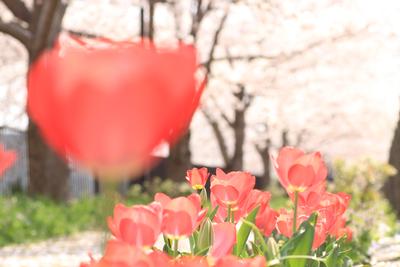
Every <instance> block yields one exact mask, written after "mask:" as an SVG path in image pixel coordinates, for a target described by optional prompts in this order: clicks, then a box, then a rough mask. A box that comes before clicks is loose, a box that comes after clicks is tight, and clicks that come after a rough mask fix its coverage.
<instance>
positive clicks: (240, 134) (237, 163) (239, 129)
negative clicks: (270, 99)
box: [226, 84, 250, 171]
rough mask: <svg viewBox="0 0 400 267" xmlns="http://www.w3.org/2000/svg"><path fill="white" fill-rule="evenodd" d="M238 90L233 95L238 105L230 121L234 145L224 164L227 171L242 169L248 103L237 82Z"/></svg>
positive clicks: (242, 86)
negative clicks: (227, 161) (229, 156)
mask: <svg viewBox="0 0 400 267" xmlns="http://www.w3.org/2000/svg"><path fill="white" fill-rule="evenodd" d="M238 86H239V91H238V92H237V93H235V94H234V95H235V97H236V99H237V102H238V103H239V105H241V106H240V107H237V108H235V118H234V120H233V122H232V123H231V127H232V129H233V134H234V140H235V146H234V150H233V155H232V157H231V158H230V160H229V163H228V164H227V166H226V169H227V170H228V171H241V170H243V156H244V142H245V139H246V119H245V116H246V111H247V109H248V107H249V105H250V102H249V100H248V99H246V95H245V89H246V88H245V87H244V85H242V84H239V85H238Z"/></svg>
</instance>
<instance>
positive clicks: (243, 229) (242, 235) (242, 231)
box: [233, 206, 260, 256]
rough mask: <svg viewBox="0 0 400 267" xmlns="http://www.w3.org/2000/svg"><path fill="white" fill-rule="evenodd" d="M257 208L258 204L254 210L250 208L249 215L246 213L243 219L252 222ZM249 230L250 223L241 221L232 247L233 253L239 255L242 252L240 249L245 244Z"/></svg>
mask: <svg viewBox="0 0 400 267" xmlns="http://www.w3.org/2000/svg"><path fill="white" fill-rule="evenodd" d="M259 209H260V207H259V206H258V207H256V208H255V209H254V210H252V211H251V212H250V213H249V215H247V217H246V219H245V220H246V221H248V222H251V223H254V221H255V220H256V216H257V213H258V210H259ZM250 231H251V226H250V225H248V224H245V223H243V224H242V225H241V226H240V228H239V231H238V233H237V236H236V240H237V243H236V245H235V247H234V249H233V253H234V254H235V255H236V256H240V255H241V254H242V251H243V249H244V247H245V245H246V242H247V239H248V238H249V235H250Z"/></svg>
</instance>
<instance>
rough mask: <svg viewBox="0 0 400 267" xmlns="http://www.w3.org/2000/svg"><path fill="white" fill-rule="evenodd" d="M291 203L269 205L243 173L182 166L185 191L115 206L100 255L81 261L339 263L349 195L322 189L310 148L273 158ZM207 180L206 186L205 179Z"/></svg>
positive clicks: (318, 163) (88, 266)
mask: <svg viewBox="0 0 400 267" xmlns="http://www.w3.org/2000/svg"><path fill="white" fill-rule="evenodd" d="M273 162H274V165H275V169H276V171H277V174H278V177H279V181H280V183H281V184H282V186H283V187H284V188H285V189H286V191H287V193H288V195H289V197H290V199H291V200H292V203H293V205H292V206H293V208H292V209H281V210H274V209H272V208H271V207H270V205H269V202H270V199H271V194H270V193H269V192H264V191H260V190H257V189H254V186H255V180H256V178H255V177H254V176H253V175H251V174H250V173H248V172H241V171H233V172H229V173H225V172H224V171H222V170H221V169H217V171H216V173H215V174H214V175H210V174H209V172H208V170H207V169H206V168H201V169H197V168H194V169H192V170H189V171H188V172H187V174H186V179H187V181H188V182H189V183H190V185H191V186H192V188H193V189H194V192H193V193H192V194H191V195H189V196H182V197H177V198H170V197H169V196H167V195H165V194H162V193H158V194H156V195H155V197H154V201H153V202H152V203H150V204H148V205H134V206H131V207H126V206H124V205H123V204H117V205H116V206H115V209H114V214H113V216H112V217H109V218H108V226H109V229H110V231H111V233H112V235H113V238H112V239H111V240H109V241H108V243H107V245H106V249H105V252H104V256H103V257H102V258H100V259H98V260H96V259H93V258H92V259H91V260H90V262H88V263H82V264H81V267H100V266H101V267H110V266H120V267H134V266H135V267H136V266H149V267H150V266H157V267H195V266H196V267H212V266H213V267H225V266H234V267H235V266H238V267H239V266H240V267H262V266H314V264H316V265H315V266H328V267H330V266H342V265H345V264H349V260H348V257H347V256H346V246H348V244H347V242H348V241H349V240H350V239H351V230H350V229H349V228H348V227H347V226H346V218H345V215H344V214H345V211H346V209H347V207H348V204H349V201H350V196H348V195H346V194H344V193H337V194H334V193H330V192H327V191H326V190H325V182H326V176H327V168H326V166H325V164H324V162H323V160H322V157H321V155H320V154H319V153H318V152H314V153H311V154H305V153H304V152H303V151H300V150H298V149H295V148H290V147H285V148H283V149H282V150H281V151H280V152H279V155H278V156H277V158H273ZM208 179H210V188H209V189H210V190H209V192H207V190H206V182H207V180H208Z"/></svg>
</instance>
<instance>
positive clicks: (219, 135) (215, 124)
mask: <svg viewBox="0 0 400 267" xmlns="http://www.w3.org/2000/svg"><path fill="white" fill-rule="evenodd" d="M201 111H202V113H203V114H204V117H205V118H206V119H207V121H208V123H210V125H211V128H212V130H213V132H214V134H215V137H216V138H217V143H218V147H219V150H220V151H221V155H222V159H223V160H224V163H225V166H227V165H228V164H229V162H230V158H229V155H228V147H227V145H226V142H225V138H224V136H223V134H222V131H221V128H220V126H219V124H218V122H217V121H216V120H215V119H214V118H213V117H212V116H211V114H209V113H208V111H207V110H206V109H205V108H204V107H202V108H201Z"/></svg>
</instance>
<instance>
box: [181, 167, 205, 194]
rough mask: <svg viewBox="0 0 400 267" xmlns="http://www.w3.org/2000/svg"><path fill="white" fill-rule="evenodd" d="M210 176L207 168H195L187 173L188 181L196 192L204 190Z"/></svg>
mask: <svg viewBox="0 0 400 267" xmlns="http://www.w3.org/2000/svg"><path fill="white" fill-rule="evenodd" d="M209 176H210V174H209V173H208V170H207V168H201V169H198V168H193V169H191V170H188V171H187V172H186V180H187V181H188V182H189V183H190V185H191V186H192V187H193V189H195V190H200V189H203V188H204V186H205V185H206V182H207V179H208V177H209Z"/></svg>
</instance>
